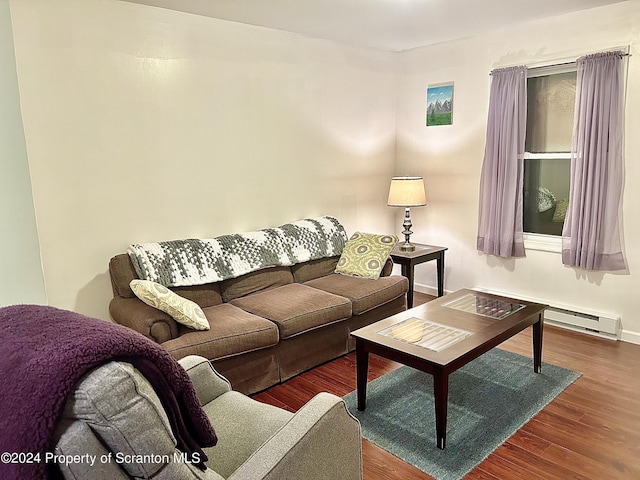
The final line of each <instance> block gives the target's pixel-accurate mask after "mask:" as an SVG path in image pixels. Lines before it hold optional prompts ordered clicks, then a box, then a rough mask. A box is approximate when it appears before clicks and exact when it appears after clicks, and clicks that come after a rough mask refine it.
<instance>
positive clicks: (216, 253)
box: [127, 216, 348, 287]
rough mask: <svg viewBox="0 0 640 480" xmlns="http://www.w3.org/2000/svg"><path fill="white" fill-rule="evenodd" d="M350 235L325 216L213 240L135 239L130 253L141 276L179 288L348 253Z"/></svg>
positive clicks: (128, 251)
mask: <svg viewBox="0 0 640 480" xmlns="http://www.w3.org/2000/svg"><path fill="white" fill-rule="evenodd" d="M347 239H348V238H347V233H346V231H345V229H344V227H343V226H342V225H341V224H340V222H339V221H338V220H337V219H335V218H333V217H329V216H324V217H318V218H308V219H305V220H300V221H298V222H294V223H287V224H285V225H281V226H280V227H276V228H266V229H264V230H258V231H255V232H247V233H238V234H233V235H222V236H220V237H216V238H213V239H203V240H199V239H188V240H173V241H167V242H158V243H142V244H132V245H130V246H129V248H128V249H127V253H128V254H129V258H131V261H132V263H133V266H134V268H135V270H136V273H137V274H138V277H140V278H141V279H144V280H152V281H154V282H157V283H160V284H162V285H165V286H167V287H178V286H186V285H202V284H205V283H212V282H218V281H220V280H226V279H228V278H235V277H239V276H241V275H244V274H246V273H250V272H254V271H256V270H260V269H262V268H266V267H273V266H290V265H295V264H296V263H300V262H306V261H309V260H316V259H319V258H325V257H333V256H336V255H340V254H341V253H342V250H343V248H344V245H345V243H346V242H347Z"/></svg>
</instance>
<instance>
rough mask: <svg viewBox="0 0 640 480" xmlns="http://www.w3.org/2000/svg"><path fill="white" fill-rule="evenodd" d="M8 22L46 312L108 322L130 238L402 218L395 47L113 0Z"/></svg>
mask: <svg viewBox="0 0 640 480" xmlns="http://www.w3.org/2000/svg"><path fill="white" fill-rule="evenodd" d="M11 15H12V21H13V30H14V42H15V51H16V65H17V71H18V79H19V83H20V98H21V102H22V115H23V118H24V131H25V136H26V142H27V149H28V155H29V163H30V168H31V178H32V182H33V192H34V202H35V210H36V216H37V221H38V226H39V231H40V243H41V248H42V258H43V264H44V274H45V278H46V280H47V294H48V299H49V303H50V304H51V305H54V306H57V307H61V308H68V309H72V310H76V311H79V312H82V313H86V314H89V315H93V316H97V317H99V318H105V319H106V318H108V313H107V305H108V302H109V300H110V298H111V297H112V294H111V287H110V282H109V279H108V273H107V264H108V261H109V259H110V257H111V256H113V255H115V254H118V253H121V252H124V251H125V250H126V247H127V245H128V244H129V243H133V242H149V241H160V240H170V239H177V238H194V237H196V238H206V237H212V236H217V235H221V234H225V233H234V232H241V231H248V230H253V229H258V228H264V227H270V226H277V225H280V224H282V223H286V222H290V221H294V220H298V219H300V218H305V217H310V216H318V215H324V214H329V215H335V216H337V217H338V218H340V219H341V221H342V222H343V223H344V225H345V227H346V228H347V231H348V232H349V233H352V232H353V231H355V230H356V229H362V230H368V231H371V230H372V231H385V230H387V229H388V228H393V212H392V211H391V209H388V208H387V207H386V204H385V202H386V194H387V189H388V181H389V178H390V177H391V176H392V175H393V162H394V153H395V88H396V83H395V81H396V74H395V70H396V69H395V68H394V65H395V61H396V57H395V56H394V55H393V54H392V53H390V52H383V51H377V50H373V49H363V48H354V47H350V46H344V45H340V44H336V43H331V42H326V41H320V40H314V39H308V38H304V37H301V36H298V35H293V34H288V33H284V32H280V31H275V30H269V29H264V28H258V27H251V26H247V25H241V24H235V23H231V22H225V21H220V20H215V19H210V18H205V17H200V16H196V15H189V14H183V13H178V12H174V11H170V10H164V9H160V8H153V7H147V6H142V5H137V4H131V3H126V2H119V1H115V0H56V1H55V2H51V1H50V0H32V1H28V2H25V1H22V0H12V1H11Z"/></svg>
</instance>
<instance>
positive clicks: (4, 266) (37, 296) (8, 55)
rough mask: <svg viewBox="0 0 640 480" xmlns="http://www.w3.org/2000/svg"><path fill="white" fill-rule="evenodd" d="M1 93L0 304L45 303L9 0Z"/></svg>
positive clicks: (4, 7) (1, 29) (4, 6)
mask: <svg viewBox="0 0 640 480" xmlns="http://www.w3.org/2000/svg"><path fill="white" fill-rule="evenodd" d="M0 99H1V100H0V307H2V306H5V305H12V304H15V303H38V304H44V303H47V297H46V292H45V288H44V277H43V274H42V265H41V262H40V246H39V244H38V230H37V227H36V218H35V212H34V210H33V198H32V196H31V180H30V178H29V162H28V159H27V151H26V146H25V140H24V131H23V128H22V116H21V114H20V94H19V92H18V79H17V77H16V59H15V54H14V49H13V35H12V29H11V15H10V11H9V2H8V0H0Z"/></svg>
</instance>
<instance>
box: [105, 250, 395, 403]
mask: <svg viewBox="0 0 640 480" xmlns="http://www.w3.org/2000/svg"><path fill="white" fill-rule="evenodd" d="M338 259H339V257H338V256H335V257H330V258H323V259H319V260H311V261H307V262H302V263H298V264H296V265H293V266H287V267H269V268H264V269H262V270H258V271H255V272H252V273H248V274H245V275H242V276H240V277H237V278H231V279H227V280H222V281H219V282H215V283H209V284H205V285H197V286H189V287H172V288H171V290H172V291H174V292H175V293H177V294H178V295H181V296H183V297H185V298H188V299H189V300H192V301H194V302H196V303H197V304H198V305H200V307H202V309H203V311H204V313H205V315H206V317H207V319H208V320H209V323H210V325H211V328H210V330H204V331H196V330H192V329H190V328H188V327H185V326H183V325H180V324H178V323H177V322H176V321H175V320H174V319H173V318H172V317H170V316H169V315H167V314H166V313H164V312H162V311H160V310H157V309H155V308H153V307H151V306H149V305H147V304H145V303H144V302H142V301H141V300H139V299H138V298H137V297H136V296H135V295H134V293H133V291H132V290H131V288H130V286H129V284H130V282H131V280H133V279H136V278H138V275H137V273H136V270H135V268H134V266H133V264H132V262H131V260H130V258H129V256H128V255H127V254H119V255H116V256H115V257H113V258H112V259H111V261H110V262H109V273H110V277H111V283H112V287H113V294H114V298H113V299H112V300H111V302H110V304H109V311H110V314H111V317H112V318H113V320H115V321H116V322H117V323H120V324H123V325H127V326H129V327H131V328H133V329H135V330H137V331H138V332H140V333H142V334H143V335H145V336H146V337H148V338H150V339H152V340H154V341H156V342H158V343H160V344H161V345H162V346H163V347H165V348H166V349H167V350H168V351H169V352H170V353H171V354H172V355H173V356H174V357H176V358H177V359H180V358H183V357H186V356H187V355H200V356H203V357H205V358H207V359H209V360H211V361H212V363H213V364H214V366H215V368H216V370H218V371H219V372H220V373H221V374H222V375H224V376H225V377H227V378H228V379H229V381H230V382H231V383H232V385H233V388H234V390H238V391H240V392H243V393H245V394H250V393H254V392H257V391H260V390H263V389H265V388H268V387H270V386H272V385H275V384H277V383H279V382H282V381H284V380H287V379H289V378H291V377H293V376H295V375H297V374H298V373H301V372H303V371H305V370H308V369H310V368H312V367H314V366H317V365H319V364H321V363H323V362H326V361H328V360H331V359H334V358H337V357H339V356H341V355H344V354H346V353H348V352H349V351H351V350H353V348H354V344H353V341H352V339H351V338H350V335H349V333H350V332H351V331H353V330H355V329H357V328H360V327H362V326H364V325H368V324H370V323H372V322H375V321H378V320H380V319H383V318H385V317H388V316H389V315H393V314H395V313H398V312H401V311H403V310H405V309H406V292H407V290H408V281H407V279H406V278H405V277H402V276H398V275H391V269H392V266H393V263H392V261H391V259H388V260H387V263H386V265H385V267H384V269H383V272H382V274H381V276H380V278H378V279H377V280H370V279H364V278H356V277H351V276H346V275H340V274H336V273H334V270H335V267H336V264H337V262H338Z"/></svg>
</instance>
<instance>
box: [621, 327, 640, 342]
mask: <svg viewBox="0 0 640 480" xmlns="http://www.w3.org/2000/svg"><path fill="white" fill-rule="evenodd" d="M620 340H622V341H623V342H629V343H635V344H636V345H640V332H632V331H631V330H625V329H622V332H621V333H620Z"/></svg>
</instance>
